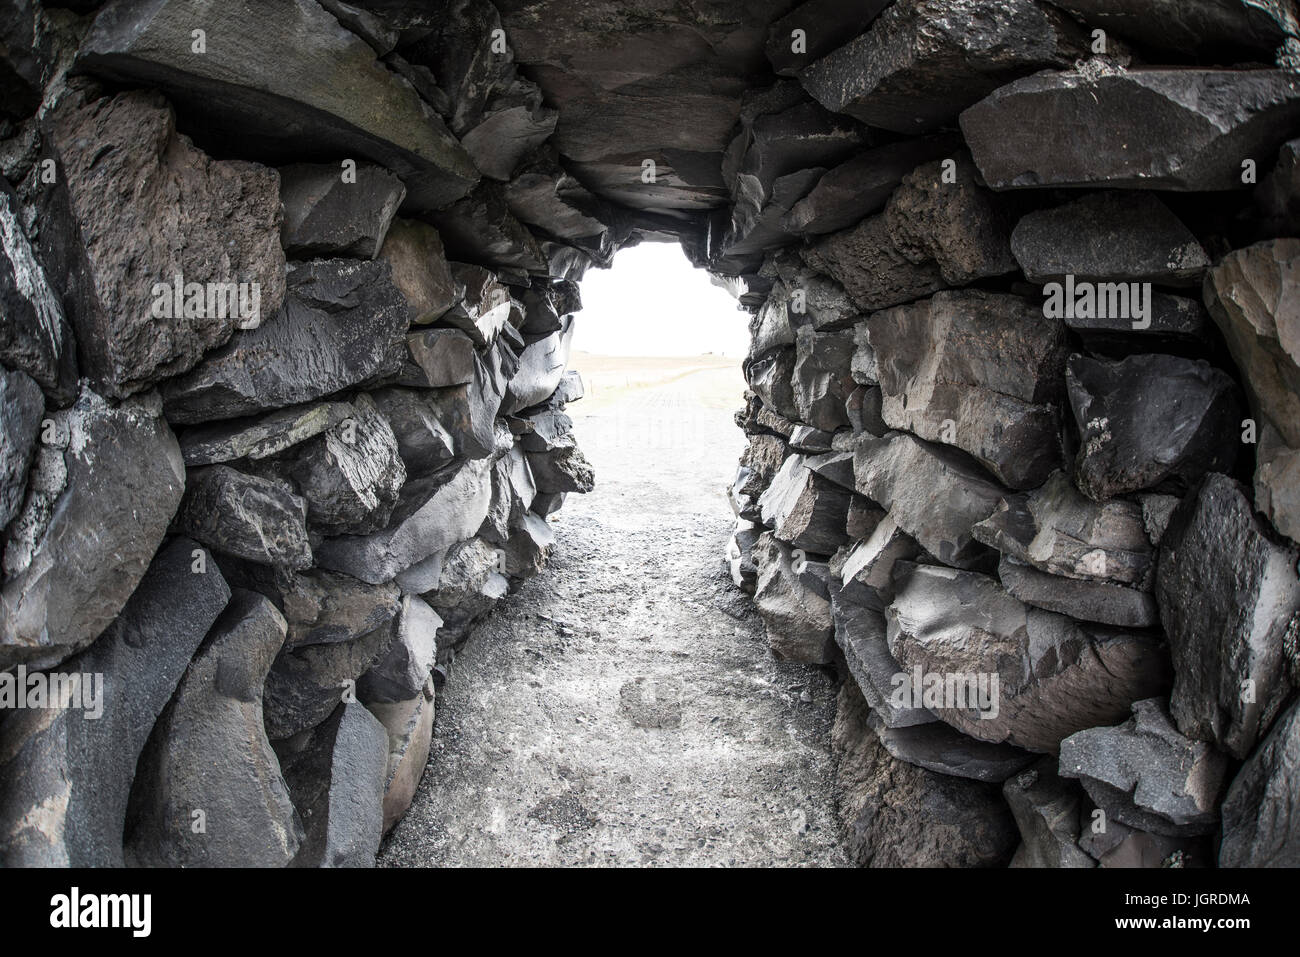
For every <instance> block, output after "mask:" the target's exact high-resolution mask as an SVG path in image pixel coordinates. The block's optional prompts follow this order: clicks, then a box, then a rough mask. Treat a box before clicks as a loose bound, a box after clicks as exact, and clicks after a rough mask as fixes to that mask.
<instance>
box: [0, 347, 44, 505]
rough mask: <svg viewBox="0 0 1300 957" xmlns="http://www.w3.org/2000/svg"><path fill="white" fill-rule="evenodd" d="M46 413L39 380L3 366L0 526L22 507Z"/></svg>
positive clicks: (0, 377)
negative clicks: (37, 382) (28, 473)
mask: <svg viewBox="0 0 1300 957" xmlns="http://www.w3.org/2000/svg"><path fill="white" fill-rule="evenodd" d="M44 414H45V396H44V395H42V394H41V387H40V386H39V385H37V384H36V381H35V380H34V379H32V378H31V377H30V376H28V375H27V374H26V373H23V372H10V371H9V370H8V369H6V368H4V367H3V366H0V529H3V528H4V527H5V526H6V525H8V524H9V520H10V519H12V518H13V517H14V516H15V515H17V514H18V510H19V508H21V507H22V504H23V493H24V492H25V491H26V490H27V469H28V467H29V466H30V465H31V464H32V458H33V457H34V456H35V454H36V439H37V434H38V432H39V430H40V426H41V417H42V416H43V415H44Z"/></svg>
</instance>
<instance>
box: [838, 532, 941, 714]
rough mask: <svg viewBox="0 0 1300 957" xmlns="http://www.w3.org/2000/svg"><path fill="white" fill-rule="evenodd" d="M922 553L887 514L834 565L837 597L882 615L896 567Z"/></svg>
mask: <svg viewBox="0 0 1300 957" xmlns="http://www.w3.org/2000/svg"><path fill="white" fill-rule="evenodd" d="M920 554H921V546H920V545H918V544H917V543H916V540H915V539H913V538H912V536H910V535H908V534H907V532H905V531H903V530H902V529H901V528H899V527H898V522H896V521H895V520H894V516H892V515H886V516H885V517H884V518H883V519H881V521H880V522H879V523H878V524H877V525H876V526H875V528H874V529H872V531H871V533H870V534H869V535H868V536H867V537H865V538H864V539H863V540H862V541H859V542H857V543H856V544H855V545H853V546H851V547H850V549H849V550H848V551H847V552H846V553H845V554H844V558H843V561H840V562H832V563H831V571H832V572H835V573H836V575H837V577H838V578H839V579H840V583H841V584H840V587H839V589H838V596H839V597H841V598H844V599H845V600H848V601H852V602H853V603H854V604H856V605H861V606H863V607H866V608H869V609H871V610H872V611H877V612H883V611H884V610H885V608H886V607H887V606H888V605H889V603H890V602H891V601H893V600H894V566H895V564H896V563H897V562H900V561H904V562H906V561H911V560H912V559H914V558H917V557H918V556H919V555H920ZM882 634H883V633H882ZM875 706H876V705H875V703H874V702H872V707H873V708H874V707H875Z"/></svg>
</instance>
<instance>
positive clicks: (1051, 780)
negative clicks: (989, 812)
mask: <svg viewBox="0 0 1300 957" xmlns="http://www.w3.org/2000/svg"><path fill="white" fill-rule="evenodd" d="M1002 796H1003V797H1005V798H1006V799H1007V805H1008V806H1009V807H1010V808H1011V813H1012V814H1013V815H1015V818H1016V826H1017V827H1019V828H1020V842H1021V843H1020V847H1019V849H1018V850H1017V851H1016V856H1015V857H1014V858H1012V860H1011V866H1012V867H1038V868H1043V867H1096V866H1097V864H1096V862H1095V861H1094V860H1093V859H1092V858H1091V857H1089V856H1088V855H1087V854H1085V853H1084V852H1083V851H1082V850H1080V848H1079V845H1078V840H1079V819H1080V814H1081V812H1082V808H1081V803H1082V802H1081V801H1080V800H1079V793H1078V787H1077V785H1071V784H1070V783H1069V782H1067V781H1063V780H1061V778H1060V776H1059V775H1058V774H1057V773H1056V761H1054V760H1053V759H1052V758H1043V759H1042V760H1040V761H1039V762H1038V763H1037V764H1035V765H1034V766H1033V767H1032V768H1026V769H1025V770H1024V771H1022V772H1020V773H1019V774H1015V775H1012V776H1011V777H1009V778H1007V782H1006V783H1005V784H1004V785H1002Z"/></svg>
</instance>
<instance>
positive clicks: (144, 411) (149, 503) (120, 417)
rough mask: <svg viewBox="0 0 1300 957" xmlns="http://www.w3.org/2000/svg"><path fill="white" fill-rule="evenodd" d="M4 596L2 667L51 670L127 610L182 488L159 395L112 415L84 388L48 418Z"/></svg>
mask: <svg viewBox="0 0 1300 957" xmlns="http://www.w3.org/2000/svg"><path fill="white" fill-rule="evenodd" d="M50 421H51V422H52V423H53V424H52V428H51V437H52V440H51V441H50V442H48V443H43V444H42V445H41V447H40V449H39V451H38V453H37V457H36V464H35V466H34V467H33V469H32V472H31V477H30V479H29V485H28V491H27V498H26V501H25V502H24V505H23V508H22V511H20V512H19V514H18V516H17V517H16V518H14V520H13V521H12V522H11V523H10V525H9V529H8V533H9V534H8V540H7V542H6V547H5V551H4V575H5V581H4V585H3V587H2V588H0V669H8V668H12V667H13V666H14V665H16V664H26V665H28V666H29V667H32V668H50V667H53V666H54V665H57V664H58V663H59V662H61V661H63V660H64V659H65V658H67V657H68V656H69V655H72V654H74V653H76V652H77V651H80V650H81V649H82V648H85V647H86V646H87V645H88V644H90V643H91V642H92V641H94V640H95V638H96V636H97V635H99V633H100V632H102V631H103V630H104V629H105V628H107V627H108V625H109V623H110V622H112V620H113V619H114V618H115V617H116V616H117V614H118V612H120V611H121V610H122V607H123V605H125V604H126V601H127V599H128V598H129V597H130V595H131V593H132V592H133V591H134V590H135V588H136V586H137V585H138V584H139V583H140V580H141V578H143V576H144V574H145V570H146V569H147V568H148V567H149V563H150V560H151V559H152V558H153V555H154V551H155V550H156V549H157V548H158V545H159V544H160V543H161V542H162V540H163V536H164V535H165V534H166V533H167V525H168V523H169V522H170V521H171V519H172V516H173V514H175V512H176V508H177V506H178V505H179V504H180V501H181V496H182V495H183V493H184V490H185V466H184V465H183V464H182V462H181V451H180V448H179V446H177V444H176V439H175V437H174V436H173V435H172V433H171V430H170V429H169V428H168V427H167V423H166V422H164V421H163V419H162V417H161V415H160V414H159V408H158V402H157V398H156V396H152V395H151V396H146V397H139V398H134V399H131V400H129V401H126V402H123V403H122V404H121V405H119V406H117V407H116V408H115V407H113V406H110V405H109V404H108V403H107V402H105V401H104V399H102V398H101V397H100V396H98V395H96V394H95V393H94V392H92V391H90V389H89V388H83V390H82V392H81V395H80V396H78V398H77V402H76V404H75V405H73V406H72V407H71V408H69V409H64V410H60V411H58V412H55V413H53V414H52V415H51V416H50Z"/></svg>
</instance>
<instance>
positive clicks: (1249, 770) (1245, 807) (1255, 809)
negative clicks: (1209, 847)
mask: <svg viewBox="0 0 1300 957" xmlns="http://www.w3.org/2000/svg"><path fill="white" fill-rule="evenodd" d="M1298 774H1300V706H1297V705H1292V707H1291V709H1290V710H1289V711H1287V712H1286V714H1284V715H1283V716H1282V717H1281V718H1279V719H1278V720H1277V722H1276V723H1275V724H1274V725H1273V730H1272V731H1270V732H1269V733H1268V736H1267V737H1266V738H1264V740H1263V742H1261V744H1260V746H1259V748H1258V750H1256V752H1255V753H1254V754H1253V755H1251V757H1250V758H1249V760H1247V761H1246V763H1245V765H1243V766H1242V769H1241V770H1240V771H1238V772H1237V776H1236V777H1235V778H1234V779H1233V781H1232V785H1231V786H1230V787H1229V788H1228V795H1227V797H1226V798H1225V799H1224V802H1223V843H1222V844H1221V845H1220V847H1219V865H1220V866H1221V867H1295V866H1296V864H1297V862H1298V861H1300V821H1297V819H1296V813H1295V793H1296V785H1297V780H1296V778H1297V775H1298Z"/></svg>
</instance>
